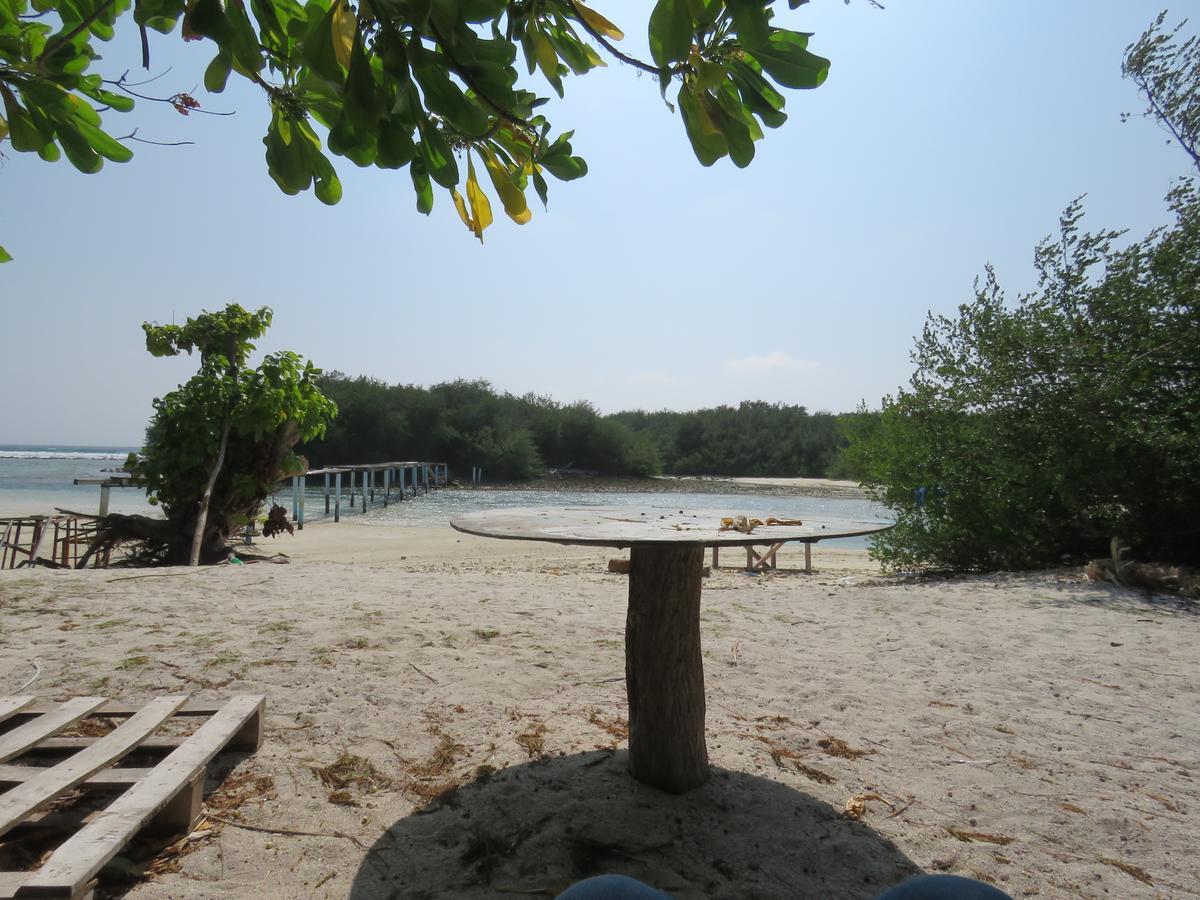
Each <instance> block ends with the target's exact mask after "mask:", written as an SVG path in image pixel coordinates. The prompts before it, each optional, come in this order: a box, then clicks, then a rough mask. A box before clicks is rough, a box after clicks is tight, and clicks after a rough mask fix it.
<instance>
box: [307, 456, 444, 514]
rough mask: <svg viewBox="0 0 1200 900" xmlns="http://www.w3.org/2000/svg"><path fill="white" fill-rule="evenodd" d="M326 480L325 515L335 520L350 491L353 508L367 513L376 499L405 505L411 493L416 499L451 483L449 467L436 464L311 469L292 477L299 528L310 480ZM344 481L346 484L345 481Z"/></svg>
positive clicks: (408, 463)
mask: <svg viewBox="0 0 1200 900" xmlns="http://www.w3.org/2000/svg"><path fill="white" fill-rule="evenodd" d="M318 475H319V476H321V477H323V478H324V499H325V515H327V516H328V515H329V514H330V512H331V511H332V513H333V521H335V522H340V521H341V520H342V495H343V493H344V491H345V490H346V489H348V490H349V501H350V506H349V508H350V509H354V508H355V507H356V506H361V509H362V511H363V512H364V513H365V512H366V511H367V508H368V507H369V506H373V505H375V504H376V503H377V502H379V501H377V500H376V496H377V495H378V497H379V498H380V500H381V501H382V504H383V505H384V506H387V505H388V504H389V503H390V502H391V501H392V500H393V499H395V500H396V501H397V502H403V501H404V500H405V499H407V497H408V492H409V491H411V492H412V496H413V497H415V496H417V495H418V494H420V493H428V492H429V491H430V490H432V489H434V488H439V487H444V486H445V485H446V483H447V482H448V481H449V480H450V467H449V466H448V465H447V464H446V463H437V462H412V461H405V462H381V463H371V464H369V465H353V466H328V467H326V468H323V469H312V470H311V471H308V472H305V473H304V474H303V475H295V476H293V477H292V520H293V521H294V522H295V523H296V527H297V528H303V527H304V495H305V493H306V491H307V489H308V479H309V478H312V477H314V476H318ZM343 479H345V481H343Z"/></svg>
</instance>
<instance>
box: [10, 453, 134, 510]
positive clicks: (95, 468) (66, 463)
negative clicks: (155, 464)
mask: <svg viewBox="0 0 1200 900" xmlns="http://www.w3.org/2000/svg"><path fill="white" fill-rule="evenodd" d="M134 449H136V448H134V447H117V446H102V447H96V446H76V445H70V444H42V445H37V446H34V445H28V444H0V516H25V515H38V514H43V513H50V512H53V511H54V510H55V509H56V508H58V509H69V510H71V511H72V512H82V513H93V514H94V513H96V512H97V511H99V508H100V486H99V485H97V484H74V483H73V481H74V480H75V479H76V478H104V477H106V476H108V475H109V474H111V472H108V471H105V470H112V469H119V468H120V467H121V466H122V465H123V464H124V462H125V458H126V457H127V456H128V455H129V453H130V452H131V451H133V450H134ZM108 509H109V512H120V513H146V514H147V515H150V514H153V512H154V507H152V506H150V504H148V503H147V502H146V492H145V491H144V490H142V489H141V488H135V487H121V488H113V489H112V490H111V491H110V499H109V504H108Z"/></svg>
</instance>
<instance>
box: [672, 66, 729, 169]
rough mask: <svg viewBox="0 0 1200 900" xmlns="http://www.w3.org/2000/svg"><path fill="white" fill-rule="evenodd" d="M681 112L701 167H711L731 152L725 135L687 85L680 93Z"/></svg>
mask: <svg viewBox="0 0 1200 900" xmlns="http://www.w3.org/2000/svg"><path fill="white" fill-rule="evenodd" d="M679 112H680V115H682V116H683V126H684V128H685V129H686V130H687V136H688V140H689V141H691V143H692V151H693V152H694V153H695V154H696V159H698V160H700V165H702V166H711V165H712V164H713V163H715V162H716V161H717V160H718V159H720V158H721V157H722V156H725V155H726V154H727V153H728V152H729V144H728V142H727V141H726V139H725V135H724V134H723V133H722V132H721V130H720V129H719V128H717V126H716V124H715V123H714V122H713V120H712V117H711V116H710V115H709V113H708V109H707V108H706V107H705V105H704V104H703V103H702V102H701V99H700V97H698V96H696V94H695V92H693V91H692V89H691V88H689V87H688V86H687V85H685V86H684V87H683V88H681V89H680V91H679Z"/></svg>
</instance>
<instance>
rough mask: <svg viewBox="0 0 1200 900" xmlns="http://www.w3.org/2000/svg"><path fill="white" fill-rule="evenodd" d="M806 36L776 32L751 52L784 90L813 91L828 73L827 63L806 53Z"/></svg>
mask: <svg viewBox="0 0 1200 900" xmlns="http://www.w3.org/2000/svg"><path fill="white" fill-rule="evenodd" d="M807 46H808V35H806V34H802V33H800V32H798V31H776V32H774V33H773V34H772V35H771V39H770V40H769V41H767V43H766V44H765V45H763V46H761V47H757V48H755V50H754V51H753V53H752V56H753V57H754V59H756V60H757V61H758V62H759V64H760V65H761V66H762V67H763V69H765V70H766V72H767V74H768V75H770V76H771V77H772V78H774V79H775V80H776V81H777V82H779V83H780V84H782V85H783V86H784V87H790V88H815V87H819V86H820V85H821V84H822V82H824V81H825V78H826V76H827V75H828V74H829V60H827V59H825V58H824V57H821V56H817V55H816V54H815V53H809V52H808V50H806V49H805V48H806V47H807Z"/></svg>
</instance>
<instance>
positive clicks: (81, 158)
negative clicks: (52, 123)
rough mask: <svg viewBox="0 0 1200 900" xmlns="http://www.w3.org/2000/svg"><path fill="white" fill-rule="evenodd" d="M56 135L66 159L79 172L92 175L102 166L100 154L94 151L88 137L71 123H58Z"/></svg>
mask: <svg viewBox="0 0 1200 900" xmlns="http://www.w3.org/2000/svg"><path fill="white" fill-rule="evenodd" d="M57 137H58V142H59V143H60V144H62V148H63V152H64V153H66V154H67V159H68V160H70V161H71V165H73V166H74V167H75V168H76V169H78V170H79V171H80V172H83V173H84V174H86V175H94V174H95V173H96V172H99V171H100V169H101V168H102V167H103V166H104V160H103V159H101V157H100V154H99V153H97V152H96V150H95V148H94V147H92V145H91V144H90V143H89V142H88V139H87V138H85V137H84V136H83V135H82V134H80V133H79V131H78V129H76V128H74V127H72V125H71V124H69V123H66V122H63V123H60V124H59V127H58V130H57Z"/></svg>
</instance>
